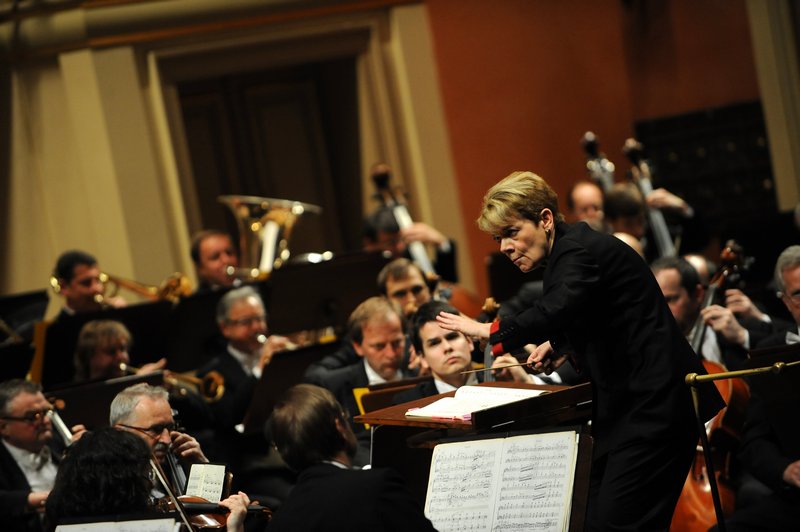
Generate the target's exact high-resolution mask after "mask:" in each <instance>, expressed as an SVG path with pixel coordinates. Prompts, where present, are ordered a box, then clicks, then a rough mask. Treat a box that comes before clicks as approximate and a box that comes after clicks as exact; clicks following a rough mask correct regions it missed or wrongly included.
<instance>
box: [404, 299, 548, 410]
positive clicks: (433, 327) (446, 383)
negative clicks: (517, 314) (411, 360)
mask: <svg viewBox="0 0 800 532" xmlns="http://www.w3.org/2000/svg"><path fill="white" fill-rule="evenodd" d="M440 312H450V313H452V314H457V313H458V310H456V308H455V307H453V306H452V305H450V304H448V303H445V302H443V301H429V302H427V303H424V304H423V305H422V306H421V307H419V309H418V310H417V312H416V313H415V314H414V315H413V316H411V319H410V324H409V334H408V336H409V340H410V342H411V345H412V347H413V348H414V352H415V353H416V354H417V356H418V357H420V359H422V361H423V362H424V364H425V365H426V366H427V367H428V368H430V372H431V375H432V376H433V379H432V380H430V381H423V382H421V383H419V384H417V385H416V386H414V387H413V388H410V389H408V390H403V391H401V392H399V393H397V394H396V395H395V396H394V402H395V403H396V404H399V403H407V402H409V401H413V400H415V399H421V398H423V397H430V396H432V395H436V394H440V393H446V392H451V391H453V390H456V389H458V388H460V387H461V386H464V385H467V384H477V383H478V382H480V381H481V380H482V379H483V375H484V374H483V372H478V373H468V374H462V372H463V371H469V370H471V369H472V349H473V344H472V340H470V339H469V338H467V336H466V335H465V334H463V333H461V332H458V331H449V330H446V329H443V328H442V327H441V326H439V324H438V323H437V321H436V316H438V315H439V313H440ZM517 362H518V361H517V359H515V358H514V357H512V356H511V355H503V356H499V357H496V358H495V359H494V365H495V366H504V365H507V364H516V363H517ZM514 370H519V371H514ZM496 378H497V380H504V381H515V382H532V379H533V375H529V374H528V373H526V372H525V370H524V369H522V368H521V367H515V368H507V369H503V370H498V375H497V377H496Z"/></svg>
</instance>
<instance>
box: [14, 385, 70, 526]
mask: <svg viewBox="0 0 800 532" xmlns="http://www.w3.org/2000/svg"><path fill="white" fill-rule="evenodd" d="M52 408H53V406H52V405H51V404H50V403H49V402H48V401H47V399H46V398H45V397H44V395H42V388H41V386H39V385H38V384H37V383H34V382H31V381H23V380H20V379H14V380H10V381H5V382H3V383H0V439H2V443H0V514H1V515H2V516H3V530H9V531H12V532H16V531H20V532H22V531H39V530H42V522H41V517H40V516H41V515H42V512H43V511H44V504H45V501H46V500H47V496H48V494H49V493H50V490H51V489H52V487H53V483H54V482H55V478H56V471H57V462H58V457H59V456H60V452H59V451H57V450H56V446H55V445H54V438H53V425H52V423H51V421H50V418H49V417H48V416H47V415H46V413H47V411H48V410H51V409H52Z"/></svg>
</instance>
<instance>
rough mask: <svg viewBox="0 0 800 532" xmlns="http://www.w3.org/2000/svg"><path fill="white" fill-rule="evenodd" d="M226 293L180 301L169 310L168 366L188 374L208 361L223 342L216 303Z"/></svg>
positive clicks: (214, 293)
mask: <svg viewBox="0 0 800 532" xmlns="http://www.w3.org/2000/svg"><path fill="white" fill-rule="evenodd" d="M225 292H227V290H214V291H211V292H205V293H202V294H193V295H191V296H189V297H184V298H181V300H180V301H179V302H178V304H177V305H175V307H174V308H173V309H172V312H171V313H170V316H169V327H168V328H167V339H166V342H167V346H166V347H167V350H166V355H167V360H168V361H169V362H168V364H167V366H168V367H169V369H171V370H173V371H179V372H182V371H190V370H194V369H197V368H199V367H201V366H203V364H205V363H206V362H208V361H209V360H210V359H211V358H212V357H213V356H214V354H215V353H216V352H218V351H219V349H217V346H218V345H222V346H224V345H225V339H224V338H222V333H221V332H220V330H219V325H217V303H219V300H220V298H221V297H222V296H223V295H225Z"/></svg>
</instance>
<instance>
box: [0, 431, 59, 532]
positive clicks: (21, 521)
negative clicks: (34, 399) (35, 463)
mask: <svg viewBox="0 0 800 532" xmlns="http://www.w3.org/2000/svg"><path fill="white" fill-rule="evenodd" d="M50 450H51V452H52V456H53V461H54V462H56V463H58V457H60V456H61V452H62V451H63V450H64V448H63V446H61V445H57V444H56V442H53V443H52V444H51V445H50ZM30 492H31V486H30V484H28V479H26V478H25V473H23V472H22V469H20V467H19V466H18V465H17V462H16V461H15V460H14V457H13V456H11V454H10V453H9V452H8V450H7V449H6V446H5V445H3V444H2V443H0V515H2V516H3V524H2V527H1V528H2V529H3V530H4V531H8V532H39V531H41V530H43V527H42V523H41V520H40V519H39V515H38V514H36V513H32V512H29V511H28V494H29V493H30Z"/></svg>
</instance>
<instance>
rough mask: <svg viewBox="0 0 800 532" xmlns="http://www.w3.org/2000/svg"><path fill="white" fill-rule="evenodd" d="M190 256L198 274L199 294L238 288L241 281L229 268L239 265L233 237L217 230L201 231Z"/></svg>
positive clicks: (190, 251)
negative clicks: (233, 287) (220, 289)
mask: <svg viewBox="0 0 800 532" xmlns="http://www.w3.org/2000/svg"><path fill="white" fill-rule="evenodd" d="M189 254H190V255H191V256H192V262H194V268H195V273H196V274H197V293H205V292H210V291H212V290H217V289H219V288H227V287H231V286H237V285H238V284H240V283H239V280H238V279H237V278H236V276H233V275H230V274H229V273H228V267H234V268H236V267H237V266H238V265H239V256H238V255H237V254H236V248H235V247H234V245H233V239H232V238H231V236H230V235H229V234H228V233H226V232H224V231H218V230H215V229H208V230H205V231H200V232H199V233H197V234H196V235H194V237H193V238H192V246H191V248H190V249H189Z"/></svg>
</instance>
